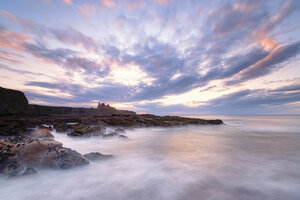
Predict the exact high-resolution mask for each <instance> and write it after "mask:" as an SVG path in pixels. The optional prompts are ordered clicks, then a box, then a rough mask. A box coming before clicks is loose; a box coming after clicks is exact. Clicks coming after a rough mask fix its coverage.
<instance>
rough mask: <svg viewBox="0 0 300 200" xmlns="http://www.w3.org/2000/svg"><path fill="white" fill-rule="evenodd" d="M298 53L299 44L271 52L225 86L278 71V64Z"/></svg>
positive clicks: (299, 50)
mask: <svg viewBox="0 0 300 200" xmlns="http://www.w3.org/2000/svg"><path fill="white" fill-rule="evenodd" d="M299 53H300V42H295V43H293V44H290V45H286V46H283V47H279V48H277V49H275V50H273V51H272V52H271V53H270V54H269V55H268V56H266V57H264V58H263V59H261V60H259V61H258V62H256V63H255V64H253V65H251V67H249V68H247V69H245V70H243V71H241V72H240V73H239V74H237V75H236V76H235V77H233V80H231V81H228V82H227V85H232V84H237V83H241V82H244V81H247V80H250V79H254V78H257V77H261V76H263V75H266V74H269V73H271V72H273V71H275V70H277V69H278V67H279V65H278V64H280V63H283V62H285V61H288V60H289V59H291V58H293V57H295V56H297V55H298V54H299Z"/></svg>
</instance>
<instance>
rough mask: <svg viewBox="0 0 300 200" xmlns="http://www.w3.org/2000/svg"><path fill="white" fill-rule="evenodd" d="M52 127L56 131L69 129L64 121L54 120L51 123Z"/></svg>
mask: <svg viewBox="0 0 300 200" xmlns="http://www.w3.org/2000/svg"><path fill="white" fill-rule="evenodd" d="M53 127H54V128H55V130H56V131H57V132H65V131H67V130H68V129H69V127H68V125H67V124H66V123H64V122H56V123H54V124H53Z"/></svg>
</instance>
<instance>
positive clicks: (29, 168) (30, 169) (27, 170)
mask: <svg viewBox="0 0 300 200" xmlns="http://www.w3.org/2000/svg"><path fill="white" fill-rule="evenodd" d="M36 173H37V171H36V170H35V169H34V168H33V167H28V168H27V169H26V170H25V172H23V174H22V176H27V175H32V174H36Z"/></svg>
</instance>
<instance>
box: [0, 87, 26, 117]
mask: <svg viewBox="0 0 300 200" xmlns="http://www.w3.org/2000/svg"><path fill="white" fill-rule="evenodd" d="M27 113H28V100H27V98H26V97H25V95H24V93H23V92H21V91H18V90H11V89H6V88H2V87H0V115H24V114H27Z"/></svg>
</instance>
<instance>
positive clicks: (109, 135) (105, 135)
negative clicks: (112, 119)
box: [102, 132, 119, 137]
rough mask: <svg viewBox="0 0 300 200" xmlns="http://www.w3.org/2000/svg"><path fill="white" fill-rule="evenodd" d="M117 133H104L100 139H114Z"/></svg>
mask: <svg viewBox="0 0 300 200" xmlns="http://www.w3.org/2000/svg"><path fill="white" fill-rule="evenodd" d="M118 135H119V133H117V132H109V133H105V134H103V135H102V137H114V136H118Z"/></svg>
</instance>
